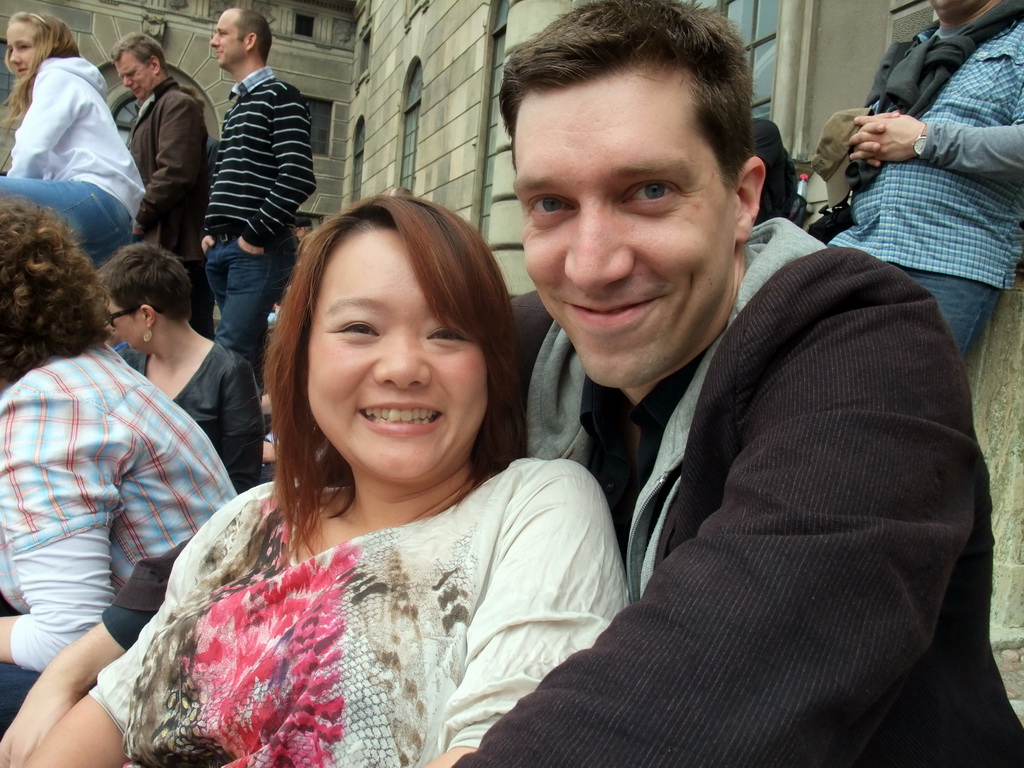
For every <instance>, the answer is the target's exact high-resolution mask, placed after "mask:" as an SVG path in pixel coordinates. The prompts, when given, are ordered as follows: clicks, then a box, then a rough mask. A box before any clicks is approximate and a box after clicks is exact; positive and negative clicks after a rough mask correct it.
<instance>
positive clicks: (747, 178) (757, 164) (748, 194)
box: [736, 156, 765, 244]
mask: <svg viewBox="0 0 1024 768" xmlns="http://www.w3.org/2000/svg"><path fill="white" fill-rule="evenodd" d="M764 176H765V168H764V163H763V162H762V161H761V158H759V157H756V156H755V157H751V158H750V159H749V160H747V162H745V163H744V164H743V167H742V168H741V169H740V172H739V178H738V179H737V180H736V242H737V244H740V243H745V242H747V240H749V239H750V230H752V229H753V228H754V221H756V220H757V212H758V210H760V208H761V187H763V186H764Z"/></svg>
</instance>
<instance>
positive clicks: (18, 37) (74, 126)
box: [0, 13, 145, 264]
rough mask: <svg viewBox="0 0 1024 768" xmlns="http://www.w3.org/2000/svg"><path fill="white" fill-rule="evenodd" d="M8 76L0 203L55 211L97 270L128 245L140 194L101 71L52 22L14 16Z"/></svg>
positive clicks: (58, 22)
mask: <svg viewBox="0 0 1024 768" xmlns="http://www.w3.org/2000/svg"><path fill="white" fill-rule="evenodd" d="M6 63H7V68H8V69H9V70H10V71H11V72H12V73H13V74H14V76H15V77H16V78H17V81H16V83H15V85H14V88H13V89H12V90H11V95H10V97H9V98H8V100H7V107H8V109H9V114H8V118H7V131H8V133H10V131H11V128H12V127H13V126H14V125H15V123H17V122H18V121H19V120H21V126H20V127H19V128H18V130H17V132H16V133H15V134H14V149H12V150H11V169H10V170H9V171H8V172H7V176H5V177H0V195H18V196H20V197H25V198H28V199H29V200H32V201H33V202H35V203H38V204H39V205H45V206H46V207H48V208H52V209H53V210H54V211H56V212H57V213H58V214H59V215H60V216H61V217H62V218H63V219H64V220H65V221H67V222H68V223H69V224H70V225H71V227H72V229H74V231H75V233H76V234H77V235H78V237H79V240H80V242H81V244H82V247H83V248H84V249H85V251H86V252H87V253H88V255H89V257H90V258H91V259H92V260H93V262H94V263H96V264H99V263H101V262H102V261H103V260H104V259H106V258H107V257H108V256H109V255H110V254H111V253H112V252H113V251H114V249H116V248H117V247H118V246H121V245H126V244H127V243H129V242H131V231H132V217H133V216H135V214H136V212H137V211H138V209H139V204H140V203H141V202H142V196H143V194H144V193H145V189H144V187H143V184H142V177H141V176H139V171H138V169H137V168H136V167H135V162H134V161H133V160H132V156H131V154H130V153H129V152H128V148H127V147H126V146H125V144H124V141H123V140H122V139H121V137H120V135H119V134H118V132H117V126H116V125H115V124H114V118H113V117H112V116H111V114H110V108H109V107H108V106H107V102H106V95H107V87H106V83H105V82H104V80H103V76H102V75H101V74H100V71H99V70H98V69H96V67H94V66H93V65H92V64H90V63H89V62H88V61H86V60H85V59H83V58H82V57H81V56H79V54H78V45H77V44H76V43H75V39H74V38H73V37H72V36H71V30H70V29H68V25H67V24H65V23H64V22H63V21H61V20H60V19H58V18H56V17H55V16H50V15H49V14H39V13H15V14H14V15H13V16H11V21H10V23H9V24H8V26H7V57H6Z"/></svg>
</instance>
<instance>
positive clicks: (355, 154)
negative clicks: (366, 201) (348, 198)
mask: <svg viewBox="0 0 1024 768" xmlns="http://www.w3.org/2000/svg"><path fill="white" fill-rule="evenodd" d="M365 144H366V122H365V121H364V120H363V118H361V117H360V118H359V119H358V120H357V121H356V135H355V137H354V138H353V139H352V202H355V201H356V200H358V199H360V198H361V197H362V196H363V146H364V145H365Z"/></svg>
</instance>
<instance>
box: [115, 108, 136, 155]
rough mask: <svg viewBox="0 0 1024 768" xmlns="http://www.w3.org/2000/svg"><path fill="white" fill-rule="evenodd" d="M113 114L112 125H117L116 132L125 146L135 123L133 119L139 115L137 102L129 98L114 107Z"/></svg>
mask: <svg viewBox="0 0 1024 768" xmlns="http://www.w3.org/2000/svg"><path fill="white" fill-rule="evenodd" d="M113 113H114V123H115V124H116V125H117V132H118V133H120V134H121V138H122V139H124V143H125V144H127V143H128V138H129V137H130V136H131V133H132V125H133V124H134V123H135V118H136V117H137V116H138V114H139V102H137V101H136V100H135V97H134V96H129V97H127V98H126V99H125V100H124V101H122V102H121V103H120V104H118V105H117V106H116V107H114V109H113Z"/></svg>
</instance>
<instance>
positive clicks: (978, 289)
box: [829, 0, 1024, 355]
mask: <svg viewBox="0 0 1024 768" xmlns="http://www.w3.org/2000/svg"><path fill="white" fill-rule="evenodd" d="M931 4H932V7H933V8H934V9H935V13H936V15H937V16H938V19H939V21H938V25H934V26H932V27H929V28H928V29H925V30H924V31H923V32H921V33H920V34H919V35H918V37H917V39H916V40H915V41H914V42H913V44H912V45H911V46H909V51H908V52H905V51H906V48H904V49H903V50H902V51H900V54H901V56H902V54H903V53H904V52H905V56H902V57H897V58H895V59H892V60H890V62H889V63H890V64H891V69H889V74H888V82H887V84H886V87H884V88H882V89H881V92H880V93H873V96H875V95H877V97H878V98H877V99H872V97H869V102H868V106H871V107H872V108H873V109H874V110H875V111H876V112H878V114H875V115H865V116H861V117H857V118H856V119H855V124H856V126H857V127H856V128H855V129H854V130H855V132H854V134H853V136H852V137H851V138H850V145H851V146H852V148H853V152H852V154H851V155H850V157H851V158H852V159H853V160H855V161H856V160H861V161H865V162H866V163H867V165H868V166H869V171H868V173H869V176H870V178H869V179H868V181H867V182H865V186H863V187H862V188H861V189H858V188H857V183H856V181H854V183H853V184H852V186H853V188H854V196H853V219H854V221H855V224H854V225H853V227H852V228H851V229H848V230H847V231H845V232H842V233H840V234H839V235H838V236H836V237H835V238H833V239H832V240H831V241H830V242H829V245H831V246H839V247H842V246H846V247H853V248H860V249H862V250H865V251H867V252H868V253H871V254H873V255H875V256H877V257H878V258H880V259H882V260H884V261H888V262H892V263H894V264H896V265H898V266H899V267H901V268H902V269H904V270H905V271H906V272H907V273H908V274H909V275H910V276H911V277H913V278H914V279H916V280H917V281H918V282H919V283H921V284H922V285H923V286H924V287H925V288H927V289H928V290H930V291H931V292H932V293H933V294H934V295H935V297H936V299H937V300H938V302H939V308H940V309H941V310H942V314H943V316H944V317H945V318H946V321H947V322H948V323H949V326H950V328H951V330H952V331H953V335H954V337H955V338H956V341H957V344H958V346H959V347H960V350H961V352H963V353H964V354H965V355H966V354H967V352H968V351H969V350H970V348H971V346H972V345H973V344H974V342H975V341H976V339H977V338H978V336H979V335H980V333H981V331H982V329H983V328H984V326H985V324H986V322H987V321H988V318H989V316H990V315H991V313H992V310H993V309H994V308H995V303H996V300H997V299H998V297H999V292H1000V290H1001V289H1003V288H1009V287H1010V286H1012V285H1013V282H1014V278H1015V267H1016V264H1017V261H1018V260H1019V259H1020V257H1021V234H1022V233H1021V227H1020V222H1021V220H1022V219H1024V186H1022V185H1021V183H1020V182H1021V181H1024V24H1022V23H1021V17H1022V16H1024V0H931ZM894 48H895V46H894ZM971 51H973V53H971ZM951 54H953V55H955V56H959V58H960V59H962V63H961V64H960V66H959V68H955V67H953V68H954V69H955V72H954V74H953V75H952V77H949V79H948V81H947V80H944V79H942V78H943V77H944V75H943V76H938V79H937V72H938V71H939V70H942V69H948V68H949V67H950V63H949V62H950V59H949V56H950V55H951ZM968 54H969V55H968ZM886 69H887V67H885V66H883V67H882V68H880V73H879V76H878V77H881V76H882V75H883V73H884V72H885V71H886ZM878 77H876V88H875V89H873V90H875V91H877V90H878V86H879V79H878ZM915 106H916V107H917V109H915V108H914V107H915ZM918 110H921V111H920V112H919V113H917V114H916V116H915V112H918ZM908 112H909V113H910V114H908ZM862 167H863V166H862ZM855 175H856V174H855ZM847 176H848V178H849V177H850V174H849V173H848V174H847Z"/></svg>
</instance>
